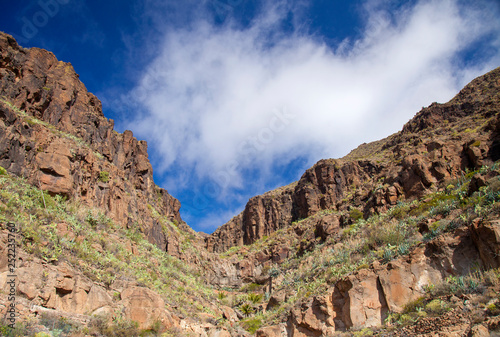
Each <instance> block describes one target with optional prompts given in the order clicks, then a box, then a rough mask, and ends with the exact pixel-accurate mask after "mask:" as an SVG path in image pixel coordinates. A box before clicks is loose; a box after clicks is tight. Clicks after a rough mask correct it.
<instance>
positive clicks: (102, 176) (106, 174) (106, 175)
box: [99, 171, 109, 183]
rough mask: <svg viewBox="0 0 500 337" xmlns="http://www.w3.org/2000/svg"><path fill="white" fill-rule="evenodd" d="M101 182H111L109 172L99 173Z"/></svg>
mask: <svg viewBox="0 0 500 337" xmlns="http://www.w3.org/2000/svg"><path fill="white" fill-rule="evenodd" d="M99 181H102V182H103V183H107V182H109V172H108V171H101V172H99Z"/></svg>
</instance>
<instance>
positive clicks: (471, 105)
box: [206, 68, 500, 252]
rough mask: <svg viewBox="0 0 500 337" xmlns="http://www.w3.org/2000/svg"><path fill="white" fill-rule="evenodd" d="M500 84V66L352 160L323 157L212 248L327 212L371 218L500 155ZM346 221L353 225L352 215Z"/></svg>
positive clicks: (221, 233) (252, 206)
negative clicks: (355, 212)
mask: <svg viewBox="0 0 500 337" xmlns="http://www.w3.org/2000/svg"><path fill="white" fill-rule="evenodd" d="M499 87H500V69H498V68H497V69H496V70H494V71H492V72H490V73H488V74H486V75H484V76H481V77H480V78H478V79H476V80H474V81H472V82H471V83H470V84H469V85H467V86H466V87H465V88H464V89H463V90H461V91H460V93H459V94H458V95H457V96H456V97H454V98H453V99H452V100H451V101H450V102H448V103H446V104H437V103H433V104H432V105H430V106H429V107H427V108H424V109H422V111H420V112H419V113H418V114H417V115H416V116H415V117H414V118H413V119H412V120H411V121H410V122H408V123H407V124H406V125H405V126H404V128H403V130H402V131H401V132H398V133H396V134H394V135H392V136H390V137H388V138H386V139H383V140H380V141H377V142H374V143H370V144H363V145H361V146H360V147H358V148H357V149H355V150H353V151H352V152H351V153H350V154H349V155H347V156H346V157H345V158H342V159H337V160H332V159H328V160H321V161H319V162H318V163H316V164H315V165H314V166H313V167H312V168H310V169H308V170H307V171H306V172H305V173H304V174H303V175H302V177H301V178H300V180H299V181H298V182H297V183H296V184H292V185H290V186H289V187H287V188H284V189H281V190H277V191H271V192H268V193H266V194H264V195H262V196H257V197H254V198H252V199H250V200H249V202H248V204H247V205H246V207H245V210H244V211H243V213H242V214H240V215H238V216H237V217H235V218H233V219H232V220H231V221H230V222H228V223H227V224H225V225H223V226H221V227H220V228H219V229H217V231H215V232H214V233H213V234H212V235H211V236H210V237H208V238H207V239H206V242H207V248H208V249H209V250H211V251H215V252H222V251H225V250H227V249H228V248H230V247H231V246H238V245H248V244H251V243H253V242H255V241H257V240H258V239H260V238H262V237H263V236H267V235H269V234H270V233H272V232H274V231H276V230H278V229H280V228H284V227H287V226H289V225H290V224H291V223H292V222H293V221H297V220H300V219H303V218H307V217H310V216H312V215H314V214H317V213H318V212H320V211H322V210H339V211H346V212H347V211H349V210H350V209H352V208H357V209H359V210H360V211H362V212H363V214H364V216H365V217H367V216H369V215H371V214H373V213H378V212H382V211H385V210H387V209H388V208H389V207H390V206H392V205H395V204H396V203H397V202H398V201H400V200H412V199H415V198H418V197H421V196H423V195H425V194H426V193H429V192H432V191H435V190H436V188H437V186H438V185H439V183H442V182H444V181H446V180H450V179H452V178H455V177H457V176H459V175H460V174H462V172H463V171H464V170H465V169H474V168H479V167H481V166H482V165H485V164H488V163H492V162H494V161H496V160H498V159H499V158H500V141H499V140H500V137H499V133H498V131H499V125H500V122H499V121H500V120H499V119H498V115H497V112H498V111H499V108H500V102H499V94H498V89H499ZM470 127H472V129H470ZM341 220H342V222H343V223H344V224H347V223H349V217H344V218H343V219H341Z"/></svg>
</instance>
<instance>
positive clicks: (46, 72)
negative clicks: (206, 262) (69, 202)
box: [0, 33, 188, 255]
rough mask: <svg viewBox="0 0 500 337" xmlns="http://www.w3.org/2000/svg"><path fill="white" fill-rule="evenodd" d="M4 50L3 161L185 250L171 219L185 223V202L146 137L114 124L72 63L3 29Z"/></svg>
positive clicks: (0, 75)
mask: <svg viewBox="0 0 500 337" xmlns="http://www.w3.org/2000/svg"><path fill="white" fill-rule="evenodd" d="M0 53H1V54H0V100H1V101H0V117H1V120H0V166H2V167H4V168H5V169H7V171H8V172H10V173H12V174H15V175H17V176H22V177H25V178H26V179H28V181H29V182H30V183H32V184H33V185H35V186H39V187H40V188H41V189H42V190H46V191H49V192H50V193H51V194H52V195H57V194H60V195H64V196H65V197H67V198H70V199H78V200H81V201H82V202H83V203H84V204H86V205H89V206H95V207H99V208H101V209H103V210H105V211H106V214H107V215H108V216H110V217H111V218H112V219H114V220H116V221H117V222H118V223H120V224H122V225H123V226H126V227H128V228H131V227H137V228H140V229H141V230H142V231H143V232H144V233H145V235H146V236H147V238H148V239H149V241H150V242H152V243H154V244H156V245H157V246H158V247H160V248H161V249H164V250H167V251H169V252H171V253H172V254H177V255H179V252H178V251H177V248H178V245H179V244H178V239H177V235H176V234H175V231H174V230H173V229H172V228H171V225H170V224H171V223H174V222H175V223H178V224H181V223H182V220H181V217H180V214H179V208H180V203H179V201H178V200H176V199H175V198H173V197H172V196H171V195H169V194H168V192H167V191H166V190H164V189H162V188H159V187H158V186H156V185H155V183H154V181H153V170H152V167H151V164H150V163H149V160H148V153H147V144H146V142H145V141H138V140H137V139H136V138H135V137H133V135H132V132H131V131H125V132H124V133H123V134H119V133H117V132H116V131H114V130H113V121H112V120H108V119H107V118H105V117H104V115H103V113H102V106H101V102H100V101H99V100H98V99H97V98H96V97H95V96H94V95H93V94H91V93H89V92H88V91H87V89H86V88H85V86H84V84H83V83H82V82H81V81H80V80H79V79H78V75H77V74H76V73H75V71H74V69H73V67H72V66H71V64H69V63H64V62H61V61H58V60H57V59H56V57H55V56H54V55H53V54H52V53H50V52H48V51H45V50H42V49H38V48H31V49H24V48H22V47H20V46H19V45H18V44H17V43H16V41H15V40H14V39H13V38H12V37H10V36H9V35H6V34H3V33H2V34H0ZM156 214H158V215H159V216H161V217H165V218H166V220H167V222H166V223H165V224H164V225H163V226H162V225H161V223H160V221H159V220H158V216H156ZM183 229H184V230H188V227H187V226H184V228H183Z"/></svg>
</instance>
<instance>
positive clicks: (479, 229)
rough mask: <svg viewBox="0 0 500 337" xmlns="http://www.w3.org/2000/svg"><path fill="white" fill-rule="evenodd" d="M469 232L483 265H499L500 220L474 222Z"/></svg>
mask: <svg viewBox="0 0 500 337" xmlns="http://www.w3.org/2000/svg"><path fill="white" fill-rule="evenodd" d="M471 233H472V239H473V240H474V243H475V245H476V247H477V249H478V250H479V254H480V256H481V260H482V261H483V263H484V265H485V266H486V267H487V268H498V267H500V220H492V221H481V222H479V223H475V224H473V225H472V228H471Z"/></svg>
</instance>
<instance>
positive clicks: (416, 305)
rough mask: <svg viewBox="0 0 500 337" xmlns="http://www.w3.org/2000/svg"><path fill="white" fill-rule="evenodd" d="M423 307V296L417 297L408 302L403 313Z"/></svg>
mask: <svg viewBox="0 0 500 337" xmlns="http://www.w3.org/2000/svg"><path fill="white" fill-rule="evenodd" d="M424 307H425V297H419V298H417V299H416V300H414V301H411V302H409V303H408V304H407V305H405V307H404V313H409V312H416V311H418V310H419V309H421V308H424Z"/></svg>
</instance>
